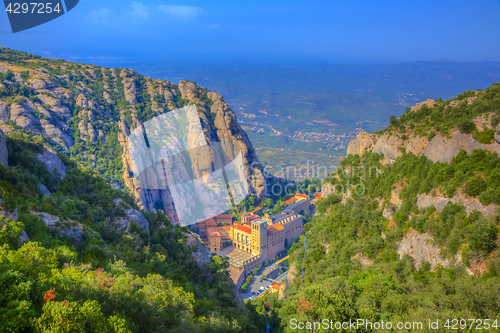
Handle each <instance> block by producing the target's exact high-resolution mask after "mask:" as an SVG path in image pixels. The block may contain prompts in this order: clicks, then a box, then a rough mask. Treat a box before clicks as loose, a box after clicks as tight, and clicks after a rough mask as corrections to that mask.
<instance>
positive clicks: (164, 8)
mask: <svg viewBox="0 0 500 333" xmlns="http://www.w3.org/2000/svg"><path fill="white" fill-rule="evenodd" d="M156 9H157V10H159V11H160V12H162V13H165V14H169V15H173V16H177V17H178V18H190V17H194V16H197V15H200V14H203V9H201V8H200V7H196V6H171V5H160V6H158V7H156Z"/></svg>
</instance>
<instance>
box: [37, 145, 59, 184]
mask: <svg viewBox="0 0 500 333" xmlns="http://www.w3.org/2000/svg"><path fill="white" fill-rule="evenodd" d="M36 158H37V159H38V160H39V161H41V162H42V163H43V164H45V166H46V167H47V170H48V171H49V172H50V173H51V174H53V175H58V176H59V178H61V179H63V178H64V176H65V175H66V166H65V165H64V163H63V161H61V159H60V158H59V157H57V155H56V154H54V153H53V152H51V151H49V150H45V151H44V152H43V153H41V154H37V155H36Z"/></svg>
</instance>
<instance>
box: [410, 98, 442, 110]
mask: <svg viewBox="0 0 500 333" xmlns="http://www.w3.org/2000/svg"><path fill="white" fill-rule="evenodd" d="M435 102H436V101H434V100H433V99H432V98H429V99H428V100H426V101H423V102H420V103H417V104H416V105H414V106H412V107H411V111H414V112H415V111H418V110H420V108H421V107H422V106H424V105H425V106H427V107H428V108H431V107H433V106H434V103H435Z"/></svg>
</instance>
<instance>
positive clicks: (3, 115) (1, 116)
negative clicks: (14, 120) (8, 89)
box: [0, 87, 9, 121]
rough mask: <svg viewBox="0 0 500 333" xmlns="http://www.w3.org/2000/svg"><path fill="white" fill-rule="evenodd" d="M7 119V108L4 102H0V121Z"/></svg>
mask: <svg viewBox="0 0 500 333" xmlns="http://www.w3.org/2000/svg"><path fill="white" fill-rule="evenodd" d="M0 88H1V87H0ZM7 120H9V108H8V107H7V104H6V103H3V102H0V121H7Z"/></svg>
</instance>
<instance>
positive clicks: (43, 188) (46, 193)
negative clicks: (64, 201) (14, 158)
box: [38, 184, 52, 195]
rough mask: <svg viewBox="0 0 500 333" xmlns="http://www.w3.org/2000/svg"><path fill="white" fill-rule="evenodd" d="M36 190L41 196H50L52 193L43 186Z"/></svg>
mask: <svg viewBox="0 0 500 333" xmlns="http://www.w3.org/2000/svg"><path fill="white" fill-rule="evenodd" d="M38 188H39V189H40V192H42V195H52V193H50V191H49V190H48V189H47V188H46V187H45V186H44V185H43V184H40V185H39V186H38Z"/></svg>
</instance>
